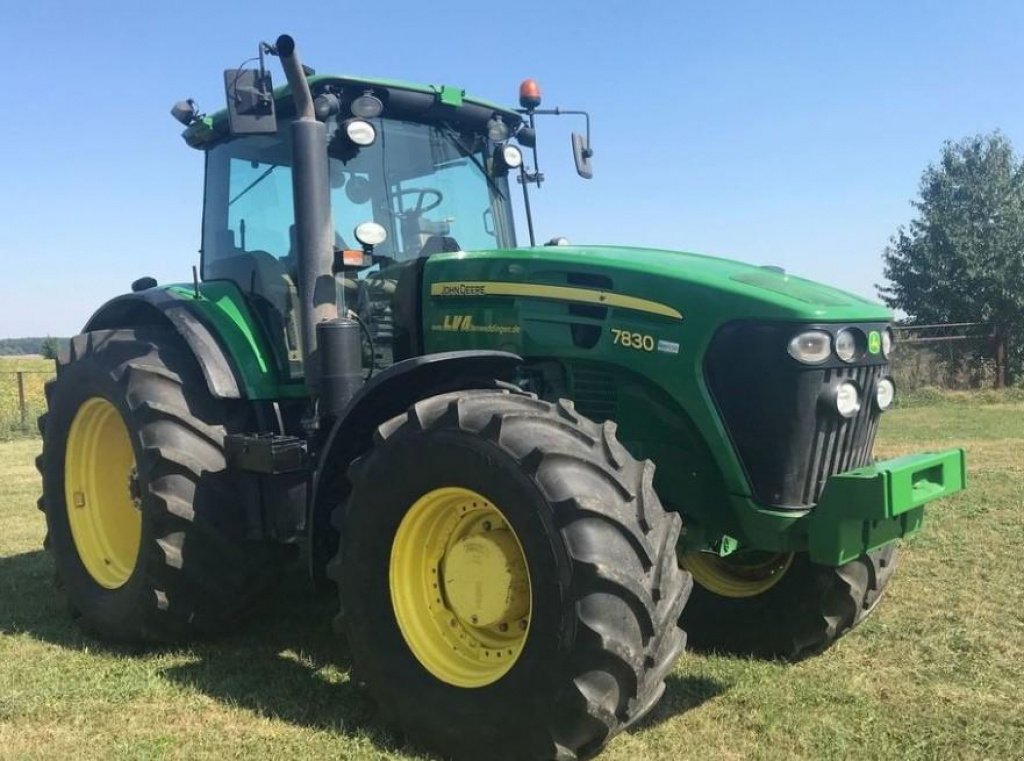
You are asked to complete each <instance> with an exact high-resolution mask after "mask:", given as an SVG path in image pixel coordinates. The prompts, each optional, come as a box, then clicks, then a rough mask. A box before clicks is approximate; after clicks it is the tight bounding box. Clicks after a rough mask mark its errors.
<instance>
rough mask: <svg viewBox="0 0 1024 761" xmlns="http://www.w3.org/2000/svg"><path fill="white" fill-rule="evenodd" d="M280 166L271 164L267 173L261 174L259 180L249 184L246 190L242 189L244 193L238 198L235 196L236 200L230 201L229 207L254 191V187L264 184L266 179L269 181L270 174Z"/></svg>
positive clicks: (240, 193)
mask: <svg viewBox="0 0 1024 761" xmlns="http://www.w3.org/2000/svg"><path fill="white" fill-rule="evenodd" d="M278 166H279V165H278V164H271V165H270V168H268V169H267V171H265V172H264V173H263V174H261V175H260V176H259V177H257V178H256V179H255V180H253V181H252V182H250V183H249V184H248V185H246V186H245V188H244V189H242V191H241V192H239V194H238V195H237V196H235V197H234V198H232V199H231V200H230V201H228V206H231V204H233V203H234V202H235V201H237V200H238V199H239V198H241V197H242V196H244V195H245V194H246V193H248V192H249V191H250V190H252V189H253V188H254V187H256V186H257V185H259V184H260V183H261V182H263V181H264V180H265V179H267V177H269V176H270V173H271V172H273V171H274V170H275V169H277V167H278Z"/></svg>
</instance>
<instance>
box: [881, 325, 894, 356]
mask: <svg viewBox="0 0 1024 761" xmlns="http://www.w3.org/2000/svg"><path fill="white" fill-rule="evenodd" d="M890 354H892V328H886V329H885V330H883V331H882V355H883V356H884V357H885V358H886V359H889V355H890Z"/></svg>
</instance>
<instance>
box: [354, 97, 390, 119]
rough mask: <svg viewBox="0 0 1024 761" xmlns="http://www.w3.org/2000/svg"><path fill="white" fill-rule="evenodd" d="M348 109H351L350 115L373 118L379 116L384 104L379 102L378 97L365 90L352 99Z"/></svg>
mask: <svg viewBox="0 0 1024 761" xmlns="http://www.w3.org/2000/svg"><path fill="white" fill-rule="evenodd" d="M349 110H351V111H352V116H358V117H359V118H360V119H373V118H374V117H376V116H380V113H381V111H383V110H384V104H383V103H381V100H380V98H378V97H377V96H376V95H374V94H373V93H372V92H369V91H367V92H364V93H363V94H362V95H360V96H359V97H358V98H356V99H355V100H353V101H352V105H351V106H349Z"/></svg>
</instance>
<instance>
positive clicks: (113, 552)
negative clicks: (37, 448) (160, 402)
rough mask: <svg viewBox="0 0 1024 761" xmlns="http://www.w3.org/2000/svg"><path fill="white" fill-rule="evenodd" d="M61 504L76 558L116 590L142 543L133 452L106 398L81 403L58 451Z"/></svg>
mask: <svg viewBox="0 0 1024 761" xmlns="http://www.w3.org/2000/svg"><path fill="white" fill-rule="evenodd" d="M64 501H65V504H66V505H67V511H68V523H69V524H70V526H71V536H72V538H73V539H74V541H75V547H76V549H77V550H78V557H79V559H81V561H82V565H83V566H85V570H86V571H88V572H89V575H90V576H92V578H93V580H95V582H96V583H97V584H99V585H100V586H101V587H105V588H106V589H117V588H118V587H120V586H122V585H123V584H124V583H125V582H126V581H128V579H129V577H130V576H131V575H132V572H133V571H134V570H135V563H136V560H137V559H138V555H139V545H140V543H141V540H142V513H141V512H140V510H139V507H140V506H141V502H140V498H139V493H138V480H137V477H136V471H135V453H134V451H133V450H132V442H131V438H130V437H129V435H128V429H127V427H125V424H124V420H122V419H121V414H120V413H119V412H118V411H117V408H116V407H114V405H113V404H111V403H110V402H108V401H107V400H106V399H101V398H100V397H95V396H94V397H92V398H91V399H88V400H86V402H85V403H84V404H82V406H81V407H79V408H78V412H77V413H75V419H74V420H73V421H72V422H71V430H70V431H68V439H67V447H66V449H65V452H64Z"/></svg>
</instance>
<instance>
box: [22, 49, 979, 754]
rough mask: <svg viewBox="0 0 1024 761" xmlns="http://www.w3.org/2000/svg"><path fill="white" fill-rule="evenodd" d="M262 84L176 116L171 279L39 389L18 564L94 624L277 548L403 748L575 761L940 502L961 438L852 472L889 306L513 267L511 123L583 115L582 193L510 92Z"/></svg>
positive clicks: (868, 428)
mask: <svg viewBox="0 0 1024 761" xmlns="http://www.w3.org/2000/svg"><path fill="white" fill-rule="evenodd" d="M266 56H273V57H276V58H277V59H278V60H279V61H280V64H281V67H282V68H283V70H284V74H285V77H286V79H287V85H286V86H285V87H281V88H278V89H274V87H273V85H272V81H271V74H270V72H269V71H268V70H267V69H266V67H265V60H264V59H265V57H266ZM254 60H255V59H254ZM258 61H259V65H258V68H249V69H246V68H239V69H232V70H228V71H226V72H225V74H224V88H225V93H226V99H227V107H226V108H225V109H224V110H222V111H219V112H218V113H215V114H213V115H210V116H208V115H204V114H202V113H200V112H199V110H198V108H197V106H196V105H195V103H194V102H193V101H191V100H189V101H182V102H179V103H178V104H176V105H175V107H174V108H173V109H172V113H173V115H174V116H175V117H176V118H177V119H178V120H179V121H180V122H182V123H183V124H184V125H185V130H184V133H183V136H184V139H185V142H186V143H187V144H188V145H189V146H190V147H192V148H194V149H197V150H200V151H202V153H203V155H204V158H205V167H206V168H205V189H204V202H203V217H202V248H201V264H200V266H199V268H198V269H196V268H193V271H192V278H191V279H190V280H187V281H186V282H183V283H179V284H172V285H159V284H158V283H157V282H156V281H155V280H154V279H153V278H151V277H142V278H139V279H138V280H136V281H135V282H134V283H132V285H131V292H130V293H127V294H124V295H121V296H117V297H116V298H113V299H112V300H110V301H108V302H107V303H106V304H104V305H103V306H101V307H100V308H99V309H98V310H97V311H96V312H95V314H93V316H92V317H91V318H90V319H89V320H88V322H87V324H86V325H85V327H84V328H83V330H82V332H81V333H80V334H79V335H77V336H75V337H74V338H73V339H72V341H71V346H70V350H69V352H68V353H67V355H66V356H63V357H62V358H61V359H60V361H59V363H58V374H57V377H56V378H55V380H53V381H52V382H51V383H50V384H49V385H48V387H47V401H48V411H47V412H46V414H45V415H43V417H42V418H41V419H40V430H41V433H42V435H43V452H42V455H41V456H40V458H39V460H38V466H39V469H40V472H41V474H42V481H43V496H42V498H41V499H40V503H39V504H40V508H41V509H42V510H43V511H44V512H45V515H46V522H47V538H46V542H45V544H46V546H47V547H48V548H49V551H50V553H51V554H52V556H53V559H54V562H55V564H56V568H57V577H58V580H59V586H60V588H61V589H62V591H63V594H64V595H66V597H67V599H68V602H69V606H70V609H71V610H72V611H73V615H74V616H75V617H76V618H77V620H78V621H79V623H80V624H81V625H82V626H83V627H85V628H86V629H87V630H88V631H90V632H92V633H93V634H95V635H96V636H99V637H101V638H103V639H106V640H110V641H122V642H179V641H188V640H190V639H192V638H195V637H203V636H207V635H210V634H215V633H218V632H224V631H226V630H231V629H232V628H233V627H236V626H238V625H240V622H242V621H243V620H244V618H245V616H246V615H247V614H248V613H250V612H251V611H253V610H254V609H256V608H257V606H258V605H259V604H260V602H261V600H263V599H265V597H266V592H267V590H269V589H271V588H272V587H273V585H274V583H275V582H276V581H277V580H278V579H280V578H281V576H282V574H283V573H285V568H286V566H287V565H288V564H289V563H291V562H293V561H294V560H295V559H296V558H297V557H299V556H302V557H304V558H305V560H306V562H307V563H308V567H309V573H310V575H311V578H312V581H313V582H314V584H316V585H317V586H320V587H326V588H329V589H334V590H336V592H335V593H336V594H337V596H338V600H339V603H340V613H339V622H340V627H341V630H342V631H341V632H340V634H339V636H344V637H345V638H346V639H347V643H348V651H349V653H350V656H351V661H352V679H353V680H355V681H357V682H358V683H360V684H362V685H363V686H365V688H366V691H367V692H368V694H369V696H370V697H371V698H372V699H373V701H374V702H375V703H376V704H377V705H378V707H379V709H380V713H381V715H382V716H383V717H385V719H386V720H387V721H389V722H390V723H392V724H393V725H394V726H395V727H397V728H398V729H399V730H400V731H401V732H403V733H404V734H405V735H406V736H407V737H409V738H410V739H411V740H412V741H413V742H415V743H418V744H420V745H422V746H424V747H427V748H429V749H432V750H434V751H437V752H439V753H441V754H442V755H444V756H446V757H453V758H467V759H468V758H472V759H479V758H494V759H506V758H507V759H547V758H555V759H563V760H568V759H581V758H587V757H590V756H593V755H595V754H597V753H598V752H599V751H600V750H601V748H602V747H603V746H604V745H605V744H606V743H607V742H608V741H609V740H610V739H611V738H612V737H613V736H614V735H615V734H616V733H617V732H619V731H621V730H623V729H624V728H627V727H629V726H630V725H632V724H633V723H634V722H636V721H637V720H638V719H640V718H641V717H643V716H644V715H645V714H647V713H648V712H649V711H650V709H651V708H652V707H653V706H654V705H655V704H656V702H657V701H658V699H659V698H660V696H661V695H662V694H663V692H664V690H665V679H666V675H668V674H669V673H670V672H671V670H672V668H673V666H674V664H675V663H676V660H677V657H678V656H679V655H680V653H681V652H682V651H683V649H684V646H685V644H686V641H687V635H688V636H689V642H690V643H691V645H696V646H698V647H700V648H705V649H709V650H719V651H725V652H735V653H745V654H756V655H759V656H766V657H770V658H781V659H787V660H796V659H800V658H803V657H806V656H808V655H812V654H815V653H819V652H821V651H823V650H824V649H826V648H827V647H829V646H830V645H831V644H832V643H833V642H835V641H836V639H837V638H838V637H840V636H841V635H843V634H844V633H845V632H847V631H849V630H850V629H852V628H853V627H854V626H856V625H857V624H858V623H860V622H861V621H862V620H864V618H865V617H866V616H867V615H868V614H869V613H870V612H871V611H872V610H873V609H874V608H875V606H876V605H877V603H878V601H879V599H880V598H881V596H882V594H883V593H884V591H885V589H886V586H887V584H888V583H889V581H890V579H891V577H892V575H893V572H894V570H895V568H896V564H897V550H896V547H895V542H896V541H897V540H898V539H901V538H903V537H907V536H910V535H912V534H914V533H915V532H916V531H917V530H918V529H919V528H920V526H921V524H922V520H923V509H924V507H923V506H924V505H925V503H927V502H929V501H931V500H934V499H937V498H939V497H943V496H946V495H948V494H951V493H954V492H956V491H959V490H961V489H962V488H964V485H965V477H964V456H963V452H962V451H961V450H956V449H954V450H949V451H945V452H936V453H926V454H915V455H910V456H905V457H901V458H898V459H894V460H888V461H884V462H876V461H873V458H872V445H873V441H874V438H875V433H876V430H877V427H878V423H879V419H880V416H881V415H882V414H883V413H884V412H885V410H887V409H888V408H889V407H890V406H891V405H892V404H893V400H894V395H895V387H894V384H893V382H892V379H891V377H890V372H889V360H890V357H891V355H892V352H893V339H892V331H891V329H890V327H889V323H890V320H891V315H890V314H889V312H887V311H886V310H885V309H883V308H881V307H880V306H878V305H876V304H874V303H872V302H870V301H867V300H865V299H862V298H859V297H857V296H853V295H850V294H848V293H844V292H841V291H839V290H836V289H833V288H830V287H826V286H824V285H819V284H816V283H812V282H809V281H806V280H803V279H800V278H797V277H793V276H791V275H788V274H786V273H785V272H783V271H781V270H780V269H778V268H774V267H759V266H752V265H747V264H742V263H739V262H735V261H728V260H724V259H718V258H713V257H709V256H702V255H696V254H688V253H680V252H671V251H662V250H649V249H638V248H626V247H608V246H571V245H568V243H567V241H565V240H564V239H558V238H555V239H552V240H551V241H549V243H548V244H545V245H537V244H536V242H535V239H534V230H533V221H532V216H531V213H530V194H529V186H534V187H537V186H539V185H540V184H541V182H542V180H543V175H542V173H541V172H540V171H539V170H538V168H537V153H536V145H537V129H536V119H537V118H538V117H541V116H549V115H560V114H576V115H581V114H582V115H584V116H586V119H587V130H586V134H585V135H581V134H576V133H574V134H573V136H572V145H573V152H574V158H575V161H576V168H577V171H578V172H579V173H580V174H581V175H582V176H583V177H585V178H589V177H590V176H591V174H592V168H591V159H592V155H593V151H592V148H591V144H590V134H589V116H587V115H586V114H585V113H584V112H580V111H565V110H563V109H557V108H556V109H542V108H540V106H541V96H540V91H539V88H538V87H537V85H536V83H535V82H533V81H532V80H527V81H526V82H524V83H523V86H522V87H521V89H520V99H519V103H520V107H519V108H508V107H503V106H500V105H495V104H492V103H489V102H487V101H484V100H480V99H478V98H475V97H472V96H469V95H467V94H466V93H465V92H464V91H463V90H461V89H459V88H456V87H451V86H425V85H419V84H412V83H406V82H399V81H388V80H377V79H365V78H356V77H350V76H329V75H321V74H316V73H315V72H314V71H313V70H312V69H310V68H308V67H306V66H303V65H302V63H301V62H300V60H299V55H298V53H297V51H296V48H295V43H294V41H293V40H292V39H291V38H290V37H288V36H287V35H282V36H281V37H279V38H278V39H277V40H276V42H275V43H273V44H268V43H261V44H260V45H259V54H258ZM523 149H525V152H526V153H527V155H530V152H531V151H532V159H533V165H532V167H528V166H527V164H526V162H525V161H524V150H523ZM516 184H518V185H520V187H521V192H522V202H523V207H524V209H525V215H526V220H527V224H528V228H529V238H530V245H529V246H519V245H517V237H516V230H515V224H514V213H513V196H514V195H518V192H519V191H518V190H517V191H516V192H515V193H514V192H513V189H514V188H515V185H516ZM684 632H685V633H684Z"/></svg>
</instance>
